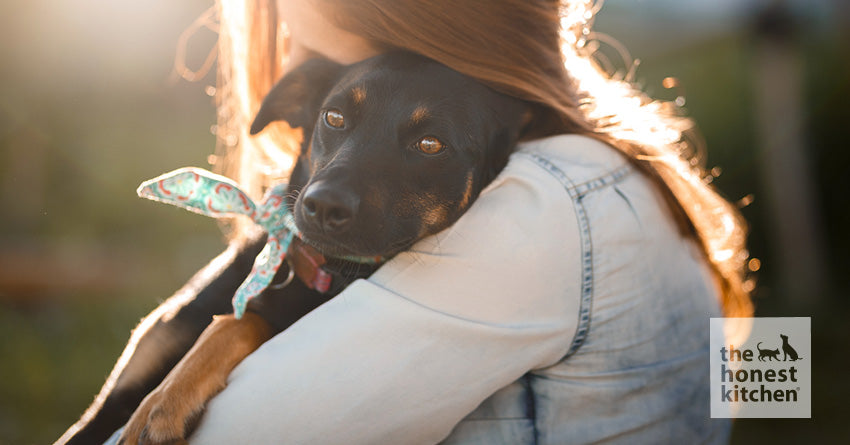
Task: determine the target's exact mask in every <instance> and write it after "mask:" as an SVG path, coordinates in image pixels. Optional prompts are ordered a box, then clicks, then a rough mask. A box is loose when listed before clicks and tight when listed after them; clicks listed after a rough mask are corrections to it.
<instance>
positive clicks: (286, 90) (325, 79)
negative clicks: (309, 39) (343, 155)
mask: <svg viewBox="0 0 850 445" xmlns="http://www.w3.org/2000/svg"><path fill="white" fill-rule="evenodd" d="M342 68H343V65H340V64H338V63H335V62H332V61H330V60H327V59H311V60H308V61H306V62H304V63H302V64H301V65H299V66H298V67H296V68H295V69H293V70H292V71H290V72H289V73H287V74H286V75H285V76H283V78H281V79H280V80H279V81H278V82H277V84H275V86H274V87H272V89H271V91H269V94H267V95H266V98H265V99H263V103H262V105H260V111H258V112H257V116H256V117H255V118H254V122H253V123H252V124H251V134H257V133H259V132H260V131H262V130H263V128H266V126H267V125H268V124H270V123H272V122H275V121H286V122H287V123H288V124H289V125H290V126H291V127H292V128H296V127H302V128H304V132H305V134H307V133H308V131H312V127H313V124H314V123H315V120H316V116H317V115H318V112H319V107H321V105H322V102H323V101H324V99H325V97H326V96H327V94H328V92H329V91H330V89H331V88H332V87H333V85H334V83H335V82H336V80H337V78H338V76H339V75H340V73H341V72H342Z"/></svg>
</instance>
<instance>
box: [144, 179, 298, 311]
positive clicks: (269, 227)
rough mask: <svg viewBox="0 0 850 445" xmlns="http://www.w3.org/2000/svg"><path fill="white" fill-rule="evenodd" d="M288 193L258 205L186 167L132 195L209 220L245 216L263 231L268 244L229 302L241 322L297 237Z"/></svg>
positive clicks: (273, 191) (272, 194)
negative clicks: (288, 204) (171, 206)
mask: <svg viewBox="0 0 850 445" xmlns="http://www.w3.org/2000/svg"><path fill="white" fill-rule="evenodd" d="M286 190H287V185H286V184H277V185H275V186H274V187H271V188H270V189H269V190H268V191H267V192H266V194H265V196H264V197H263V200H262V202H261V203H260V204H259V205H258V204H256V203H254V201H252V200H251V198H250V197H249V196H248V194H247V193H245V192H244V191H242V190H241V189H240V188H239V186H238V185H237V184H236V183H235V182H233V181H232V180H230V179H228V178H226V177H224V176H220V175H217V174H215V173H212V172H209V171H207V170H204V169H200V168H194V167H187V168H181V169H178V170H174V171H172V172H170V173H166V174H164V175H162V176H159V177H156V178H154V179H151V180H148V181H145V182H143V183H142V185H140V186H139V188H138V189H137V190H136V193H138V195H139V196H141V197H143V198H147V199H151V200H154V201H159V202H164V203H167V204H171V205H175V206H178V207H182V208H184V209H187V210H190V211H192V212H195V213H200V214H202V215H207V216H211V217H213V218H223V217H232V216H237V215H245V216H248V217H249V218H251V219H252V220H253V221H254V222H255V223H256V224H258V225H260V226H261V227H262V228H263V229H265V231H266V232H267V233H268V242H267V243H266V246H265V247H264V248H263V250H262V251H261V252H260V254H259V255H257V259H256V260H255V261H254V267H253V269H252V270H251V273H250V274H249V275H248V277H247V278H246V279H245V281H244V282H242V285H240V286H239V289H237V291H236V295H234V297H233V313H234V315H235V316H236V318H242V315H243V314H244V313H245V307H246V306H247V304H248V301H249V300H250V299H252V298H254V297H256V296H257V295H259V294H260V293H261V292H262V291H263V290H264V289H265V288H266V287H268V285H269V283H271V280H272V278H274V275H275V273H276V272H277V269H278V268H279V267H280V265H281V263H283V259H284V257H285V256H286V251H287V249H288V248H289V244H290V243H291V242H292V238H293V237H295V236H297V235H298V228H297V227H296V226H295V221H294V219H293V216H292V212H290V211H289V209H288V208H287V207H286V203H285V200H284V197H285V195H286Z"/></svg>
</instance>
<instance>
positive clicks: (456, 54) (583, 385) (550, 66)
mask: <svg viewBox="0 0 850 445" xmlns="http://www.w3.org/2000/svg"><path fill="white" fill-rule="evenodd" d="M590 3H591V2H582V1H578V0H576V1H572V2H570V1H567V2H558V1H552V0H481V1H474V0H462V1H459V0H440V1H436V0H435V1H428V2H423V1H419V0H357V1H355V0H280V1H278V2H277V3H275V1H274V0H264V1H256V2H254V1H250V2H242V1H240V0H221V1H220V8H221V9H220V13H221V15H220V18H221V40H220V57H221V58H220V60H219V64H220V67H219V69H220V76H219V79H220V81H221V82H220V85H219V89H218V91H219V97H218V99H219V110H220V112H219V131H220V133H219V138H220V141H222V143H221V144H220V145H221V147H220V153H218V157H217V163H216V166H217V167H218V168H219V169H220V171H222V172H225V173H227V174H229V175H231V176H233V177H235V178H237V179H238V180H239V181H241V182H242V183H243V184H245V185H246V186H249V187H251V188H252V189H253V190H254V191H255V193H259V192H260V190H261V189H262V187H263V186H265V185H266V184H267V183H268V182H270V181H271V180H272V179H274V178H275V177H279V176H281V175H282V174H284V173H285V171H286V169H287V168H289V166H290V165H291V154H292V153H293V150H292V148H294V147H296V146H297V141H298V140H299V135H298V133H297V130H295V131H293V130H292V129H289V128H287V127H286V126H285V125H283V126H279V127H277V128H276V129H275V131H272V132H265V133H263V134H261V135H260V136H258V137H255V138H251V137H248V136H247V128H248V124H249V122H250V119H251V118H252V116H253V113H255V112H256V110H257V108H258V106H259V103H260V100H261V98H262V97H263V95H264V94H265V93H266V92H267V91H268V89H269V88H270V86H271V85H272V84H273V82H274V81H275V80H276V79H278V78H279V77H280V76H281V74H282V73H283V72H284V71H285V70H286V69H288V68H290V67H292V66H296V65H298V64H299V63H300V62H303V61H304V60H306V59H308V58H311V57H326V58H329V59H332V60H334V61H337V62H340V63H352V62H356V61H359V60H362V59H365V58H368V57H370V56H373V55H375V54H378V53H381V52H384V51H387V50H388V49H391V48H403V49H407V50H410V51H415V52H418V53H420V54H423V55H425V56H428V57H431V58H433V59H435V60H437V61H439V62H441V63H443V64H445V65H448V66H449V67H451V68H454V69H455V70H457V71H460V72H462V73H464V74H467V75H469V76H472V77H474V78H476V79H478V80H479V81H481V82H483V83H485V84H487V85H489V86H491V87H492V88H494V89H497V90H499V91H502V92H505V93H508V94H511V95H514V96H516V97H519V98H521V99H524V100H526V101H528V102H529V103H531V104H533V106H534V110H535V112H534V116H533V120H532V124H531V125H530V126H529V127H528V128H529V129H528V131H527V132H526V134H525V135H524V138H523V139H524V142H523V143H521V144H520V146H518V147H517V150H516V153H515V154H514V155H513V156H512V157H511V160H510V162H509V164H508V166H507V167H506V169H505V171H504V172H503V173H502V174H501V175H500V176H499V177H498V178H497V179H496V180H495V181H494V183H493V184H492V185H491V186H490V187H488V189H487V190H486V191H485V192H484V193H483V194H482V195H481V197H480V198H479V200H478V201H477V202H476V203H475V204H474V205H473V206H472V208H471V209H470V210H469V212H468V213H467V214H466V215H465V216H464V217H463V218H462V219H461V220H460V221H459V222H458V223H457V224H456V225H455V226H454V227H452V228H450V229H448V230H446V231H445V232H443V233H441V234H438V235H437V236H435V237H432V238H430V239H426V240H424V241H423V242H420V243H419V244H417V245H416V246H414V248H413V251H412V252H409V253H402V254H400V255H399V256H397V257H396V258H394V259H393V260H391V261H390V262H389V263H387V264H386V265H384V266H383V267H382V268H381V269H380V270H379V271H378V272H376V273H375V274H374V275H373V276H372V277H371V278H370V279H368V280H361V281H358V282H355V283H354V284H353V285H351V286H350V287H349V288H348V289H347V290H346V291H345V292H343V293H342V294H341V295H339V296H338V297H336V298H335V299H333V300H331V301H330V302H329V303H327V304H325V305H323V306H322V307H320V308H318V309H317V310H315V311H313V312H311V313H310V314H308V315H307V316H306V317H304V318H303V319H302V320H301V321H299V322H298V323H297V324H295V325H294V326H292V327H291V328H290V329H288V330H286V331H285V332H283V333H281V334H280V335H278V336H277V337H275V338H273V339H272V340H271V341H269V342H268V343H266V344H265V345H264V346H263V347H261V348H260V349H259V350H258V351H256V352H255V353H254V354H253V355H251V356H250V357H248V358H247V359H246V360H245V361H244V362H243V363H242V364H241V365H240V366H239V367H238V368H237V369H236V370H235V371H234V372H233V374H232V375H231V379H230V382H229V386H228V387H227V388H226V389H225V390H224V392H222V393H221V394H220V395H219V396H217V397H216V398H215V399H214V400H213V401H212V402H211V403H210V405H209V407H208V410H207V413H206V414H205V416H204V418H203V420H202V421H201V424H200V426H199V428H198V430H197V431H196V432H195V434H194V435H193V436H192V443H434V442H440V441H446V442H448V443H487V444H492V443H552V444H562V443H585V442H594V441H612V442H626V443H658V442H670V441H676V442H682V443H691V442H712V443H714V442H723V441H725V440H726V439H727V437H728V429H729V423H728V422H727V421H724V420H719V419H718V420H713V419H710V418H709V400H708V390H709V379H708V318H709V317H711V316H720V315H721V313H722V314H725V315H726V316H749V315H751V305H750V300H749V297H748V291H747V288H748V287H751V284H750V283H747V282H745V280H744V264H745V262H746V259H747V253H746V251H745V250H744V237H745V235H744V228H743V225H744V224H743V221H742V219H741V217H740V215H739V214H738V212H737V211H736V209H735V208H734V207H733V206H732V205H730V204H729V203H728V202H726V201H725V200H723V199H722V198H720V197H719V196H718V195H717V194H716V193H715V192H714V191H713V190H711V189H710V188H709V187H708V186H707V185H705V182H704V181H703V176H704V171H703V170H702V169H701V168H700V167H699V166H698V164H697V162H696V161H692V159H691V158H689V157H688V156H687V153H690V152H692V150H691V148H692V147H691V146H690V145H689V143H688V142H687V141H686V138H685V137H684V135H685V133H686V132H687V130H688V128H689V127H690V122H689V121H688V120H687V119H684V118H682V117H680V116H678V115H676V110H675V107H672V106H670V105H669V104H665V103H659V102H652V101H650V100H649V99H647V98H646V97H645V96H643V95H641V94H640V93H639V92H638V91H635V90H634V89H633V88H632V86H631V85H630V84H629V83H628V82H625V81H621V80H616V79H612V78H611V77H610V76H609V75H607V74H605V73H603V72H602V71H601V70H600V69H599V68H598V67H597V65H596V64H594V63H593V61H592V57H591V54H589V50H588V49H587V48H588V45H587V40H586V39H587V38H588V36H590V35H591V33H590V32H589V26H590V20H591V18H592V16H593V14H594V13H595V12H596V10H595V9H594V5H592V4H590ZM287 150H288V151H287ZM240 233H241V228H239V227H237V228H236V230H235V231H234V238H235V239H236V240H237V241H235V242H238V239H239V234H240Z"/></svg>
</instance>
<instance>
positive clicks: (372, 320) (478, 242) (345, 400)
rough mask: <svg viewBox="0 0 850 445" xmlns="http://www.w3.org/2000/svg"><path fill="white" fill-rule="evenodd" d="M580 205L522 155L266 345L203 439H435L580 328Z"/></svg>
mask: <svg viewBox="0 0 850 445" xmlns="http://www.w3.org/2000/svg"><path fill="white" fill-rule="evenodd" d="M578 230H579V229H578V224H577V222H576V215H575V211H574V207H573V203H572V200H571V199H570V197H569V195H568V194H567V193H566V191H565V190H564V189H563V187H562V186H561V184H560V183H559V182H558V181H557V180H556V179H554V177H552V176H551V175H550V174H549V173H548V172H546V170H544V169H542V168H541V167H539V166H537V165H536V164H535V163H534V162H532V161H531V160H529V159H528V158H527V157H525V156H517V155H514V156H513V157H512V158H511V161H510V163H509V164H508V167H507V168H506V169H505V171H504V172H503V173H502V175H500V176H499V177H498V178H497V179H496V181H494V183H493V184H491V186H490V187H488V188H487V190H486V191H485V193H482V195H481V197H480V198H479V200H478V201H477V202H476V203H475V204H474V205H473V206H472V208H471V209H470V210H469V211H468V212H467V213H466V214H465V215H464V216H463V217H462V218H461V220H460V221H458V222H457V223H456V224H455V225H454V226H453V227H451V228H450V229H447V230H446V231H444V232H442V233H440V234H438V235H436V236H433V237H430V238H428V239H426V240H423V241H422V242H420V243H418V244H417V245H416V246H414V248H413V249H412V250H411V251H410V252H406V253H403V254H400V255H398V256H397V257H396V258H394V259H392V260H391V261H390V262H388V263H387V264H385V265H384V266H382V267H381V269H380V270H379V271H377V272H376V273H375V274H374V275H373V276H372V277H370V278H369V279H368V280H359V281H357V282H355V283H353V284H352V285H351V286H349V287H348V288H347V289H346V290H345V291H344V292H343V293H341V294H340V295H338V296H337V297H336V298H334V299H332V300H331V301H329V302H328V303H326V304H324V305H323V306H321V307H320V308H318V309H316V310H314V311H313V312H311V313H310V314H308V315H307V316H305V317H304V318H303V319H301V320H300V321H299V322H297V323H296V324H294V325H293V326H291V327H290V328H289V329H287V330H286V331H284V332H282V333H281V334H279V335H277V336H276V337H275V338H273V339H272V340H270V341H269V342H267V343H266V344H265V345H263V346H262V347H261V348H260V349H258V350H257V351H256V352H255V353H254V354H252V355H251V356H249V357H248V358H247V359H246V360H245V361H244V362H243V363H242V364H241V365H239V366H238V367H237V368H236V369H235V370H234V372H233V373H232V375H231V378H230V382H229V385H228V387H227V388H226V389H225V390H224V391H223V392H222V393H221V394H220V395H219V396H217V397H216V398H215V399H214V400H213V401H212V402H211V403H210V405H209V407H208V411H207V414H206V415H205V416H204V420H203V422H202V424H201V426H200V428H199V429H198V430H197V432H196V434H195V435H194V436H193V438H192V441H191V443H193V444H210V443H258V444H261V443H304V444H313V443H322V444H337V443H338V444H343V443H344V444H374V443H434V442H438V441H440V440H442V439H443V438H445V437H446V436H447V435H448V434H449V433H450V432H451V430H452V428H453V427H454V425H455V424H457V423H458V422H459V421H460V420H461V419H462V418H463V417H464V416H465V415H466V414H468V413H469V412H470V411H472V410H473V409H475V407H476V406H477V405H478V404H479V403H481V402H482V401H483V400H484V399H486V398H487V397H488V396H490V395H491V394H492V393H494V392H495V391H497V390H498V389H500V388H501V387H503V386H505V385H507V384H509V383H511V382H513V381H515V380H516V379H518V378H520V377H521V376H522V375H523V374H524V373H526V372H527V371H529V370H531V369H536V368H541V367H545V366H548V365H552V364H554V363H556V362H557V361H559V360H560V359H561V358H562V357H563V355H564V354H565V353H566V351H567V349H568V347H569V345H570V342H571V341H572V339H573V336H574V335H575V330H576V326H577V322H578V311H579V309H578V307H579V294H580V290H579V288H580V285H581V282H580V277H581V266H580V264H581V263H580V256H581V252H580V247H579V233H578Z"/></svg>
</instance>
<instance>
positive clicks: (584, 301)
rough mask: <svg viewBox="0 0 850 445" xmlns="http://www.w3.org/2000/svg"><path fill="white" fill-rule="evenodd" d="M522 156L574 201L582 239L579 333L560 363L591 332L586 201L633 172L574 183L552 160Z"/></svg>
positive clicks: (617, 171)
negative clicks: (595, 193) (561, 187)
mask: <svg viewBox="0 0 850 445" xmlns="http://www.w3.org/2000/svg"><path fill="white" fill-rule="evenodd" d="M520 154H521V155H524V156H527V157H529V158H531V160H532V161H534V162H535V163H536V164H537V165H539V166H540V167H542V168H543V169H544V170H546V171H547V172H548V173H549V174H551V175H552V176H553V177H554V178H555V179H556V180H558V182H560V183H561V185H562V186H563V187H564V189H565V190H566V191H567V193H568V194H569V196H570V198H572V200H573V206H574V208H575V213H576V219H577V222H578V226H579V236H580V238H581V240H580V241H581V263H582V266H581V275H582V276H581V298H580V302H579V313H578V326H577V327H576V333H575V334H574V335H573V338H572V341H571V342H570V347H569V349H567V352H566V354H564V356H563V357H561V361H563V360H564V359H566V358H567V357H569V356H571V355H573V354H575V353H576V351H578V349H579V348H580V347H581V345H582V344H584V341H585V339H586V338H587V335H588V333H589V332H590V324H591V323H590V322H591V320H590V318H591V317H590V313H591V309H592V306H593V243H592V239H591V234H590V222H589V219H588V216H587V210H586V209H585V206H584V203H583V198H584V197H585V196H586V195H587V194H588V193H590V192H592V191H594V190H598V189H601V188H603V187H605V186H607V185H611V184H616V183H618V182H620V181H622V180H623V179H624V178H625V177H626V176H628V174H629V173H630V172H631V171H632V166H631V165H630V164H625V165H623V166H620V167H618V168H616V169H614V170H611V171H608V172H606V173H605V174H602V175H600V176H597V177H595V178H593V179H590V180H587V181H584V182H582V183H579V184H576V183H574V182H573V181H572V180H571V179H570V178H569V176H568V175H567V174H566V173H565V172H564V171H563V170H562V169H560V168H559V167H558V166H556V165H555V164H554V163H552V162H551V161H550V160H549V159H546V158H545V157H543V156H540V155H538V154H536V153H520Z"/></svg>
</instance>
